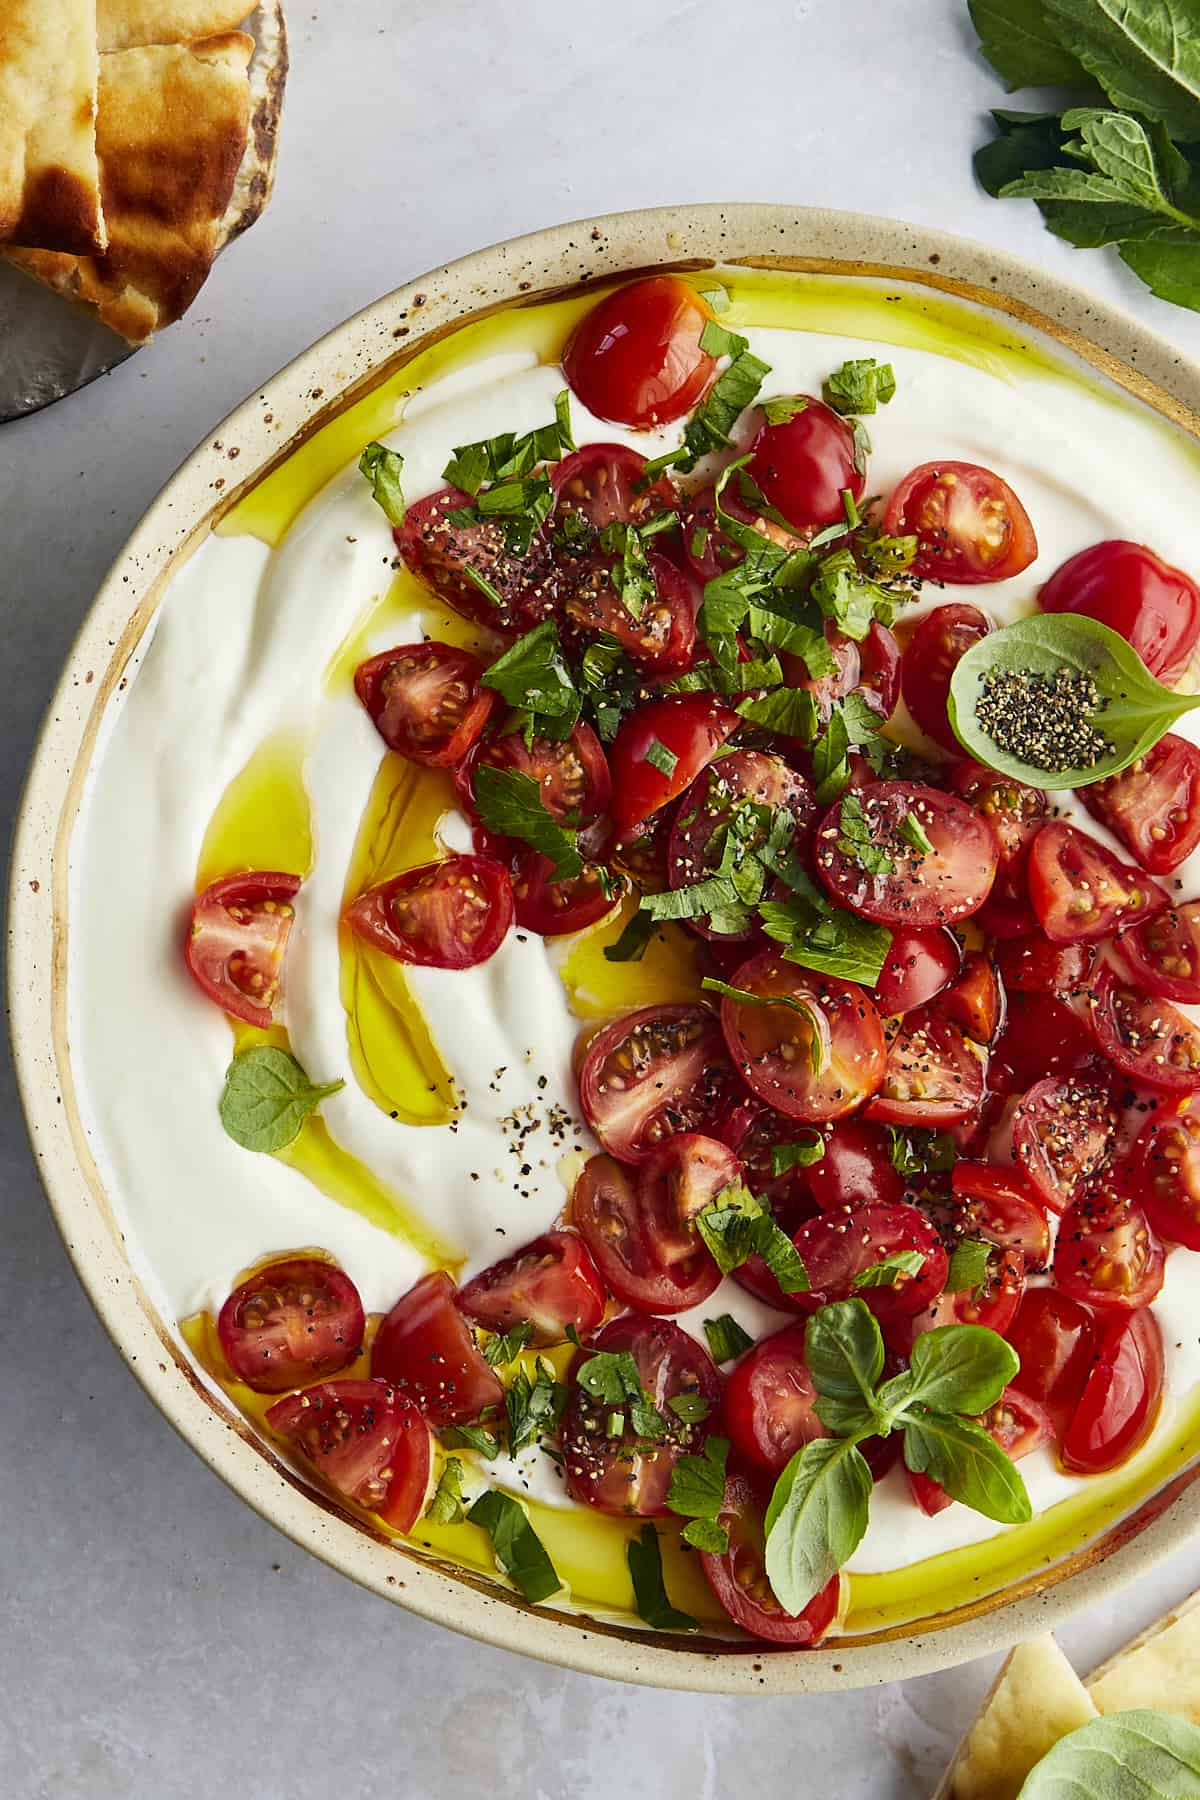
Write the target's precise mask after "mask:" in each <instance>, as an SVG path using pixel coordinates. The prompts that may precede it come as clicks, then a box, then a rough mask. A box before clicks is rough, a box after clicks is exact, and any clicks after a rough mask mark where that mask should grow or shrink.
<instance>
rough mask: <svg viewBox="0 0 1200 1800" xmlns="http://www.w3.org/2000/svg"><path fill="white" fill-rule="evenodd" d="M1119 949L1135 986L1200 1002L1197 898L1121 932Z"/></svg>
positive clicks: (1171, 997) (1191, 1002)
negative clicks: (1130, 929)
mask: <svg viewBox="0 0 1200 1800" xmlns="http://www.w3.org/2000/svg"><path fill="white" fill-rule="evenodd" d="M1120 952H1121V955H1122V956H1123V957H1124V959H1125V962H1126V964H1127V966H1128V969H1129V973H1130V978H1131V980H1132V982H1133V984H1134V986H1136V987H1141V988H1145V990H1146V991H1147V993H1150V994H1157V995H1159V996H1161V998H1162V999H1164V1000H1181V1001H1183V1003H1184V1005H1187V1006H1198V1005H1200V900H1185V901H1184V903H1183V905H1182V906H1173V907H1171V908H1170V910H1169V911H1167V912H1160V913H1157V914H1156V915H1155V917H1154V918H1152V919H1146V920H1145V921H1144V923H1143V924H1141V925H1135V926H1134V928H1133V930H1132V931H1126V932H1122V934H1121V938H1120Z"/></svg>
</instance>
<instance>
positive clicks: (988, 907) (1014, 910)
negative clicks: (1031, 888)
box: [975, 864, 1040, 943]
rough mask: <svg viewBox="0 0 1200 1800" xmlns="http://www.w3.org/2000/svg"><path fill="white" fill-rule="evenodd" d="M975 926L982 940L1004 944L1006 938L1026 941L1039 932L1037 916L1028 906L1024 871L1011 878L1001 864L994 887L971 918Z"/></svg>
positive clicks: (1008, 870) (1010, 874)
mask: <svg viewBox="0 0 1200 1800" xmlns="http://www.w3.org/2000/svg"><path fill="white" fill-rule="evenodd" d="M975 923H976V925H978V927H979V929H980V931H982V933H983V935H984V936H985V937H989V938H995V939H996V940H997V941H998V942H1000V943H1004V942H1005V941H1006V940H1007V939H1008V938H1015V937H1027V936H1028V935H1029V933H1030V932H1031V931H1038V930H1039V929H1040V927H1039V925H1038V922H1037V914H1036V913H1035V912H1034V910H1033V908H1032V906H1030V904H1029V898H1028V894H1027V893H1026V891H1025V875H1024V871H1022V872H1021V874H1020V875H1019V876H1017V877H1014V876H1013V874H1012V871H1011V870H1010V869H1006V868H1005V867H1004V865H1003V864H1001V866H1000V870H999V873H998V874H997V876H996V883H995V886H994V887H993V888H992V891H991V893H990V894H989V895H988V897H987V899H986V900H985V901H984V903H983V905H982V906H981V907H980V908H979V911H978V912H977V913H976V914H975Z"/></svg>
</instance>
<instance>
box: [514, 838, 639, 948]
mask: <svg viewBox="0 0 1200 1800" xmlns="http://www.w3.org/2000/svg"><path fill="white" fill-rule="evenodd" d="M512 884H513V902H514V906H515V910H516V920H517V924H518V925H519V926H521V927H522V928H523V929H524V930H526V931H536V932H537V933H538V935H539V936H540V937H558V936H561V935H562V934H563V933H565V932H568V931H583V930H584V928H585V927H586V926H588V925H594V924H595V923H596V921H597V920H598V919H602V918H604V916H605V914H606V913H610V912H611V911H612V910H613V907H614V906H617V905H619V903H620V900H621V897H622V891H623V890H620V889H619V890H618V891H617V892H616V893H614V892H613V888H612V884H611V882H609V883H606V882H605V880H604V878H603V872H602V867H601V865H600V864H599V863H592V862H590V863H585V864H584V866H583V873H582V874H580V875H568V876H565V877H564V878H563V879H562V880H555V878H554V864H553V863H552V862H551V861H550V858H549V857H548V856H542V855H541V854H540V853H539V852H538V851H537V850H526V851H524V852H522V853H519V854H518V855H517V857H516V858H515V860H514V863H513V871H512Z"/></svg>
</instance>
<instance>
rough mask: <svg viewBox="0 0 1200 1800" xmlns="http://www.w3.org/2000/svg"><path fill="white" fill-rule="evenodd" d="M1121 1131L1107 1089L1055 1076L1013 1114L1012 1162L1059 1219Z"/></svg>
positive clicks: (1039, 1085) (1034, 1090) (1031, 1092)
mask: <svg viewBox="0 0 1200 1800" xmlns="http://www.w3.org/2000/svg"><path fill="white" fill-rule="evenodd" d="M1116 1129H1117V1114H1116V1109H1115V1108H1114V1106H1113V1104H1112V1102H1111V1100H1110V1099H1109V1096H1108V1091H1107V1089H1106V1088H1103V1087H1101V1086H1099V1085H1098V1084H1097V1083H1095V1082H1088V1081H1056V1080H1055V1079H1054V1077H1053V1076H1051V1077H1050V1078H1049V1079H1048V1080H1046V1081H1039V1082H1037V1083H1036V1085H1035V1086H1033V1087H1031V1088H1030V1089H1029V1092H1028V1093H1027V1094H1026V1095H1025V1097H1024V1099H1023V1100H1022V1101H1021V1103H1020V1105H1019V1106H1018V1107H1017V1110H1016V1112H1015V1113H1014V1114H1013V1121H1012V1142H1013V1159H1014V1161H1015V1162H1016V1165H1017V1167H1018V1168H1019V1169H1022V1170H1023V1171H1024V1172H1025V1174H1026V1175H1028V1177H1029V1180H1030V1182H1031V1183H1032V1185H1033V1187H1034V1188H1035V1190H1036V1191H1037V1193H1038V1194H1039V1195H1040V1196H1041V1198H1042V1199H1043V1200H1044V1201H1045V1202H1046V1205H1047V1206H1048V1207H1049V1208H1050V1209H1051V1211H1052V1212H1056V1213H1060V1212H1062V1211H1063V1210H1064V1209H1065V1208H1066V1207H1067V1206H1069V1205H1070V1203H1071V1201H1072V1200H1073V1199H1074V1197H1075V1194H1076V1192H1077V1190H1078V1189H1079V1187H1080V1186H1081V1184H1083V1183H1085V1182H1087V1181H1090V1179H1091V1177H1092V1176H1093V1175H1095V1174H1096V1172H1097V1170H1098V1169H1099V1168H1100V1167H1101V1166H1102V1164H1103V1163H1104V1160H1105V1158H1106V1157H1107V1156H1108V1153H1109V1151H1110V1150H1111V1148H1112V1142H1113V1138H1114V1136H1115V1135H1116Z"/></svg>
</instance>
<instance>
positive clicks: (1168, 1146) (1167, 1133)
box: [1131, 1099, 1200, 1250]
mask: <svg viewBox="0 0 1200 1800" xmlns="http://www.w3.org/2000/svg"><path fill="white" fill-rule="evenodd" d="M1131 1165H1132V1175H1131V1178H1132V1182H1133V1186H1134V1191H1135V1193H1136V1194H1137V1197H1138V1199H1139V1200H1140V1201H1141V1203H1142V1206H1143V1208H1144V1209H1145V1213H1146V1217H1147V1219H1148V1220H1149V1222H1150V1227H1151V1229H1152V1230H1153V1231H1154V1232H1155V1233H1156V1234H1157V1235H1158V1236H1159V1237H1160V1238H1165V1240H1166V1241H1167V1243H1169V1244H1184V1245H1186V1246H1187V1248H1188V1249H1189V1250H1200V1100H1197V1099H1191V1100H1189V1101H1188V1102H1187V1104H1186V1106H1185V1107H1184V1108H1183V1109H1182V1110H1180V1111H1175V1112H1168V1113H1167V1114H1166V1115H1165V1116H1163V1117H1160V1118H1152V1119H1151V1120H1150V1123H1149V1124H1148V1125H1147V1126H1146V1128H1145V1130H1144V1131H1143V1133H1142V1135H1141V1136H1140V1137H1139V1139H1138V1141H1137V1143H1136V1144H1135V1145H1134V1148H1133V1152H1132V1157H1131Z"/></svg>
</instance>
